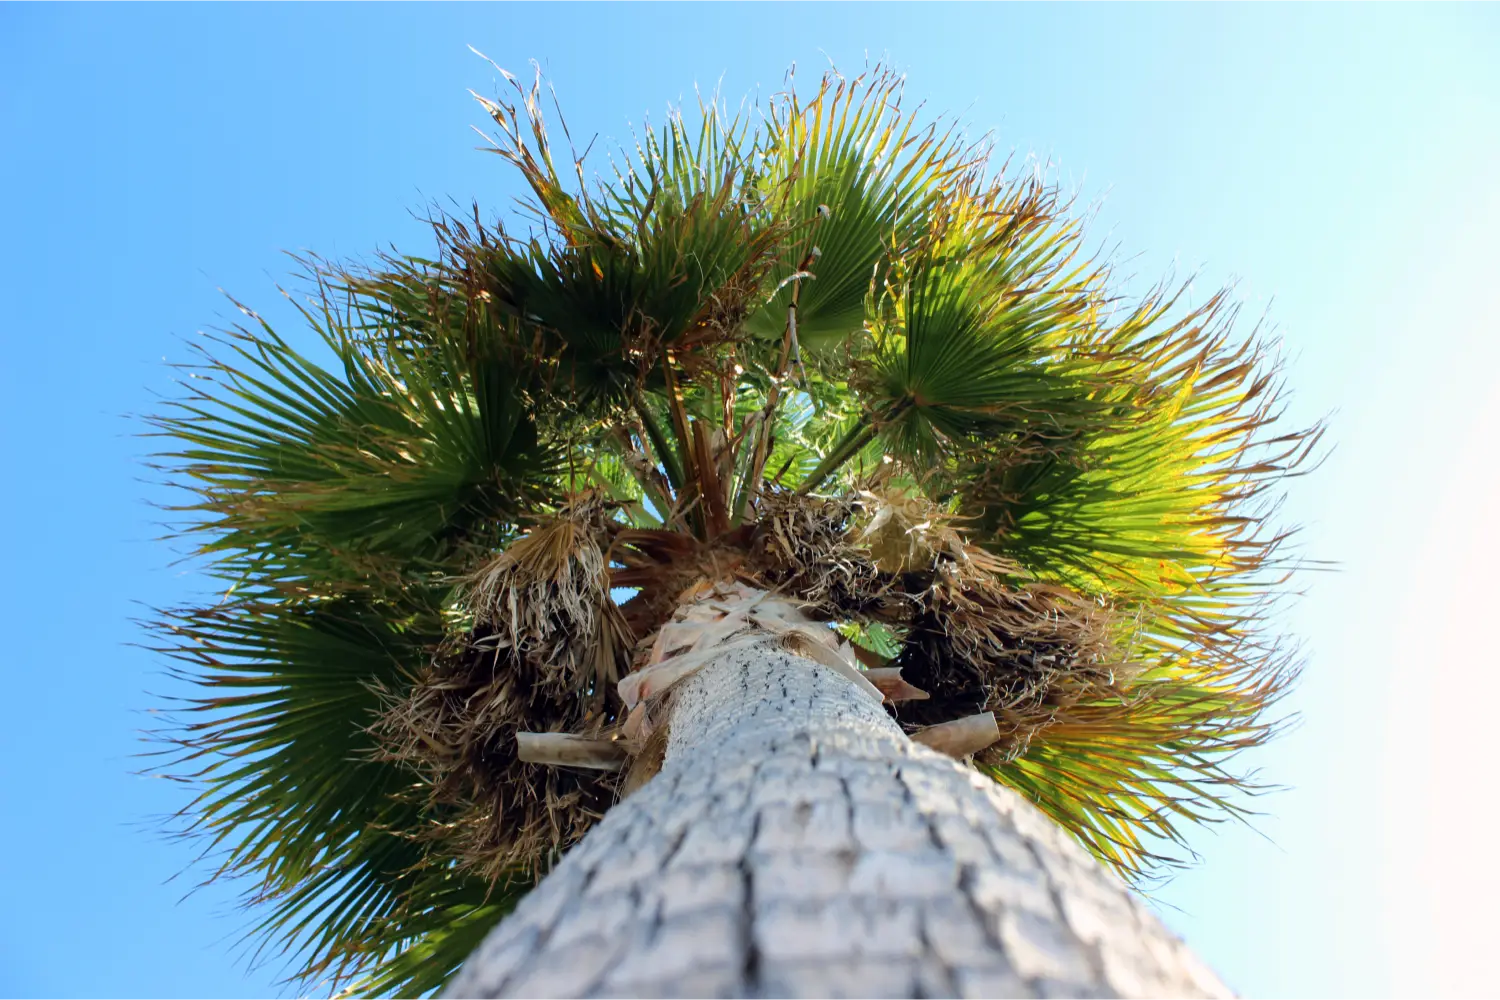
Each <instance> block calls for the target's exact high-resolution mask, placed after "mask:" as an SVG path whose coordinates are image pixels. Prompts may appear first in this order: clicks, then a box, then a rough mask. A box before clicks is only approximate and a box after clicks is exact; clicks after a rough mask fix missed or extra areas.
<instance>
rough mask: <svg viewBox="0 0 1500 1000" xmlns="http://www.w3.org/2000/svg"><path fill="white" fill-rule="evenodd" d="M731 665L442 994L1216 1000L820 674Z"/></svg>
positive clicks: (1063, 841) (1064, 861)
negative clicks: (634, 785) (657, 768)
mask: <svg viewBox="0 0 1500 1000" xmlns="http://www.w3.org/2000/svg"><path fill="white" fill-rule="evenodd" d="M734 647H735V648H732V649H726V650H725V651H724V652H723V654H722V655H719V656H716V657H714V658H712V659H711V660H709V662H708V663H707V664H706V665H705V666H704V667H703V668H702V669H701V670H699V671H698V672H697V673H696V674H694V675H692V676H691V677H690V678H689V679H687V680H686V681H684V682H682V683H681V684H680V685H679V686H678V687H677V688H676V689H675V690H674V691H673V693H672V697H671V700H672V708H671V717H670V730H669V738H668V745H667V753H666V759H665V763H664V765H663V767H662V770H661V772H660V773H659V774H658V775H657V776H656V777H654V778H652V779H651V780H650V781H649V782H648V783H647V784H646V785H645V786H644V787H642V788H641V789H640V791H638V792H636V793H635V794H633V795H631V796H630V797H629V798H626V799H625V800H623V801H621V802H620V803H618V804H617V805H616V806H615V807H614V808H613V809H612V810H611V811H610V812H609V814H608V815H607V816H605V818H604V819H603V820H602V821H601V822H600V823H599V825H598V826H597V827H596V828H595V829H594V830H593V831H592V832H591V833H589V835H588V836H587V837H586V838H585V839H584V840H583V841H582V842H581V843H579V844H578V846H577V847H575V848H574V849H573V850H572V851H571V852H570V853H569V854H568V855H567V856H566V857H565V858H564V859H563V860H562V862H561V863H560V864H559V865H558V866H557V868H556V869H555V870H554V871H553V872H552V873H551V874H550V875H549V876H547V878H546V879H544V880H543V881H542V883H541V884H540V885H539V886H538V887H537V888H536V889H535V890H534V891H533V892H532V893H531V894H530V895H529V896H528V897H527V898H526V899H525V900H523V901H522V903H521V904H520V906H518V907H517V908H516V910H515V912H514V913H513V914H512V915H511V916H510V917H509V918H507V919H506V920H505V921H504V922H502V923H501V925H500V926H499V927H497V928H496V929H495V930H494V931H493V932H492V933H491V934H490V935H489V937H488V938H487V939H486V940H485V942H484V943H483V944H482V945H481V946H480V947H479V949H477V950H476V951H475V953H474V955H473V956H471V957H470V959H469V961H468V963H467V964H466V965H465V967H464V968H463V970H462V971H461V972H460V974H459V976H458V978H457V979H456V980H455V981H454V983H453V984H452V986H451V988H450V990H449V994H450V995H453V996H480V997H504V996H522V997H543V996H653V997H666V996H696V997H710V996H717V997H725V996H772V997H777V996H788V997H790V996H864V997H877V996H891V997H915V996H953V995H961V996H986V997H995V996H1059V995H1061V996H1203V995H1209V996H1226V995H1229V994H1228V992H1227V990H1225V988H1224V986H1223V985H1222V984H1221V983H1219V981H1218V980H1217V979H1215V978H1214V976H1213V974H1212V973H1211V972H1209V971H1208V970H1207V969H1206V968H1204V966H1203V965H1202V964H1201V963H1199V962H1198V961H1197V960H1196V959H1195V958H1194V956H1193V955H1192V954H1191V953H1190V952H1189V951H1188V950H1187V948H1186V947H1185V946H1184V945H1183V944H1182V943H1181V942H1180V941H1178V940H1177V939H1176V938H1174V937H1173V936H1172V935H1171V934H1169V933H1168V932H1167V931H1166V930H1165V929H1164V928H1163V927H1162V926H1161V925H1160V923H1158V921H1157V920H1156V918H1155V917H1154V916H1152V915H1151V914H1150V913H1149V912H1148V910H1147V909H1146V907H1145V906H1144V904H1143V903H1141V902H1140V900H1138V899H1137V898H1135V897H1134V896H1133V895H1132V894H1131V892H1130V891H1129V890H1128V889H1127V888H1126V887H1125V886H1124V885H1123V884H1122V883H1121V882H1119V881H1118V880H1117V879H1116V878H1115V877H1114V876H1113V875H1112V874H1110V873H1108V872H1107V871H1105V870H1104V869H1103V868H1102V867H1100V865H1099V864H1098V863H1097V862H1095V861H1094V860H1093V859H1092V858H1091V857H1089V856H1088V854H1087V853H1086V852H1085V851H1084V850H1083V849H1082V848H1081V847H1080V846H1078V845H1077V844H1076V843H1075V842H1073V841H1072V840H1071V839H1070V838H1069V837H1068V836H1067V835H1066V834H1065V833H1064V832H1063V831H1062V830H1060V829H1059V828H1058V827H1056V826H1055V825H1054V824H1053V823H1051V821H1050V820H1048V819H1047V818H1046V817H1045V816H1043V815H1042V814H1041V813H1040V812H1038V811H1037V810H1036V809H1035V808H1033V807H1032V806H1031V805H1030V804H1029V803H1027V802H1025V801H1023V800H1022V799H1021V798H1020V797H1019V796H1018V795H1016V794H1015V793H1014V792H1011V791H1009V790H1008V789H1004V788H1001V787H999V786H997V785H995V783H994V782H992V781H990V780H989V779H988V778H985V777H983V776H981V775H979V774H977V773H976V772H974V771H973V770H972V769H970V768H968V767H966V766H964V765H963V764H960V763H959V762H957V761H955V760H952V759H950V758H948V757H944V756H942V755H940V754H938V753H935V752H933V751H931V750H928V749H927V748H925V747H923V746H920V745H917V744H916V743H913V742H912V740H910V739H909V738H908V737H907V736H906V735H905V734H904V733H903V732H902V731H901V729H900V727H899V726H897V725H896V723H895V722H893V721H892V720H891V718H890V717H889V716H888V715H887V713H886V712H885V710H884V709H883V708H881V707H880V705H879V704H877V703H876V702H875V701H874V700H873V699H872V698H870V697H869V696H868V693H867V692H866V691H865V690H864V689H862V688H861V687H860V686H859V684H857V683H856V682H854V681H851V680H850V679H848V678H847V677H846V676H844V675H842V674H841V673H840V672H839V671H837V670H834V669H830V668H829V667H826V666H823V665H821V664H819V663H815V662H813V661H812V660H810V659H807V658H804V657H802V656H797V655H792V654H791V653H788V652H785V651H783V650H780V649H777V648H774V647H773V646H760V647H746V646H745V644H744V643H743V641H740V642H736V643H734Z"/></svg>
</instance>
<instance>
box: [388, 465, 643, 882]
mask: <svg viewBox="0 0 1500 1000" xmlns="http://www.w3.org/2000/svg"><path fill="white" fill-rule="evenodd" d="M607 516H608V509H607V507H606V505H605V504H604V503H603V501H602V500H601V499H599V498H598V497H597V496H594V495H592V494H584V495H581V496H579V497H576V498H574V499H573V500H572V501H571V502H569V503H568V504H567V505H566V506H565V507H564V508H563V509H562V510H560V511H559V512H558V513H557V515H556V516H554V517H552V518H549V519H547V520H545V521H543V522H541V523H540V524H538V525H537V526H535V527H534V528H533V529H532V530H531V531H530V532H528V533H527V534H525V535H523V536H521V537H520V538H518V539H517V540H516V541H514V542H512V543H511V545H510V546H508V547H507V548H506V549H505V550H504V551H502V552H501V553H499V554H498V555H496V556H495V557H494V558H493V559H491V560H490V561H489V562H488V563H487V564H485V565H484V566H482V567H481V568H480V569H479V570H478V571H477V572H476V573H474V574H473V575H472V576H471V577H470V578H469V579H468V581H466V586H465V588H464V591H463V602H464V605H465V606H466V608H467V610H468V612H469V613H470V614H471V615H472V618H473V626H472V628H471V629H470V631H468V632H467V633H464V634H462V635H460V636H457V637H456V638H455V639H454V640H453V641H451V642H450V643H448V645H447V646H446V647H445V648H444V649H442V650H441V651H440V652H439V653H438V655H437V656H436V657H435V658H434V659H433V661H432V662H431V663H430V664H429V665H428V667H427V668H426V670H425V671H423V672H422V673H421V674H420V675H419V676H417V677H415V678H413V680H412V683H411V684H410V686H409V687H407V688H406V689H405V690H403V691H400V692H391V691H389V690H386V691H383V692H382V693H383V694H384V696H385V697H384V701H385V709H384V712H383V714H382V715H381V717H380V719H379V720H378V722H377V723H376V724H375V725H374V726H373V727H372V730H371V732H372V733H373V734H374V736H375V737H376V739H377V741H378V743H379V746H380V748H381V754H382V756H383V757H384V758H385V759H389V760H395V761H399V762H402V763H404V764H406V765H407V766H408V767H410V768H411V769H412V770H413V771H415V772H416V773H417V774H418V775H419V776H420V777H421V778H422V783H421V785H420V786H419V787H418V788H417V789H416V790H415V792H414V793H415V794H421V795H424V796H426V797H427V798H428V799H429V800H430V801H431V803H433V804H434V805H438V806H442V807H445V808H444V809H443V812H444V814H446V815H447V816H448V817H450V818H449V819H448V821H447V822H446V823H444V824H443V825H441V826H439V827H436V828H434V829H433V830H431V831H430V835H431V836H432V837H434V838H438V839H441V840H442V841H443V842H444V845H445V847H446V848H447V850H449V851H451V852H452V855H453V856H454V857H455V858H456V859H457V860H458V862H459V864H460V865H461V866H464V867H467V868H470V869H473V870H476V871H477V872H479V873H481V874H483V875H484V876H485V877H487V878H490V879H491V880H494V879H498V878H500V877H501V876H502V875H505V874H507V873H508V872H511V871H513V870H514V869H515V868H516V867H517V866H521V867H524V868H534V867H535V866H536V865H538V864H540V863H542V862H543V860H544V859H545V858H546V857H548V856H549V855H550V854H551V853H552V852H553V851H555V850H557V849H561V848H565V847H566V846H567V845H569V844H571V843H573V842H575V841H576V840H577V839H578V838H580V837H582V836H583V834H584V833H586V832H587V831H588V828H589V827H590V826H592V825H593V823H594V822H595V821H597V819H598V818H599V817H600V816H601V815H603V813H604V810H605V809H606V808H608V806H609V804H610V802H611V801H612V800H613V797H614V787H615V783H616V778H615V777H614V776H613V775H606V774H599V773H597V772H580V771H574V770H571V769H562V768H551V767H545V766H542V765H536V764H529V763H525V762H523V761H521V760H519V759H518V758H517V756H516V746H515V734H516V733H517V731H526V732H568V733H579V734H585V735H595V734H598V733H600V732H602V731H603V730H604V729H605V728H606V727H607V726H609V725H611V724H612V723H613V722H614V721H615V720H616V716H617V713H618V707H619V704H618V697H617V696H616V694H615V692H614V685H615V682H616V681H617V680H618V679H619V677H620V676H621V674H622V673H623V672H624V670H625V669H627V667H628V657H629V655H630V651H631V649H632V647H633V645H634V643H633V637H632V634H631V632H630V629H629V627H628V626H627V625H626V623H625V619H624V617H623V616H622V615H621V612H620V609H619V608H618V607H616V605H615V603H614V601H613V599H612V598H611V597H610V593H609V588H610V581H609V566H608V560H607V558H606V555H605V551H604V549H603V548H602V547H601V543H602V542H603V541H604V540H605V539H606V538H607V537H608V535H607V531H606V528H605V523H606V519H607Z"/></svg>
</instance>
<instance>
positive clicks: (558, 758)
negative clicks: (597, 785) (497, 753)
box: [516, 733, 627, 771]
mask: <svg viewBox="0 0 1500 1000" xmlns="http://www.w3.org/2000/svg"><path fill="white" fill-rule="evenodd" d="M516 756H517V757H519V758H520V759H521V760H524V761H529V762H531V763H533V764H553V765H559V764H560V765H563V766H565V767H586V768H589V769H591V770H594V771H618V770H620V769H621V768H622V767H624V766H625V759H626V756H627V755H626V753H625V748H624V747H622V746H621V745H620V744H619V743H616V742H614V741H612V740H591V739H586V738H585V737H582V736H572V735H569V734H568V733H516Z"/></svg>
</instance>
